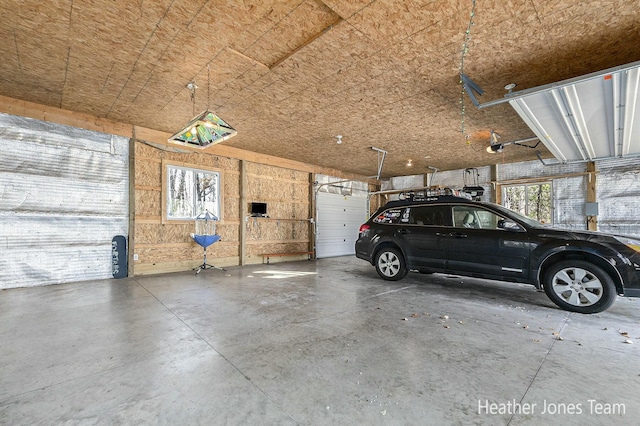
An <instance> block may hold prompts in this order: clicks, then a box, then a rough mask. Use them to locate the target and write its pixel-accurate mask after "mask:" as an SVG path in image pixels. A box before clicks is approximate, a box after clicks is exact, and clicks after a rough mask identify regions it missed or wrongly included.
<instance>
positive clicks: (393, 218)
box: [373, 207, 407, 223]
mask: <svg viewBox="0 0 640 426" xmlns="http://www.w3.org/2000/svg"><path fill="white" fill-rule="evenodd" d="M406 210H407V208H405V207H403V208H398V209H389V210H385V211H383V212H382V213H380V214H379V215H378V216H376V217H375V218H373V221H374V222H375V223H398V222H399V221H400V217H401V216H403V213H405V212H406Z"/></svg>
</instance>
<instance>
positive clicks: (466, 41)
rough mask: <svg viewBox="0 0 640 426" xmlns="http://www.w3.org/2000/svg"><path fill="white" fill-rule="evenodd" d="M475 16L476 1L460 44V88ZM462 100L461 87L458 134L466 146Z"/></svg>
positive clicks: (463, 93)
mask: <svg viewBox="0 0 640 426" xmlns="http://www.w3.org/2000/svg"><path fill="white" fill-rule="evenodd" d="M475 15H476V0H471V13H470V16H469V25H468V26H467V31H465V33H464V42H463V43H462V52H461V53H462V54H461V56H460V81H459V84H460V85H461V86H462V84H463V83H462V74H464V57H465V55H466V54H467V52H469V43H470V41H471V27H472V26H473V25H475V23H474V22H473V18H474V17H475ZM464 98H465V91H464V86H462V88H461V89H460V132H461V133H462V135H463V136H464V139H465V141H466V143H467V145H470V144H471V141H470V135H468V134H467V132H466V128H465V122H464V119H465V114H466V111H465V108H466V107H465V103H464Z"/></svg>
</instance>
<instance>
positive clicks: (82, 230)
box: [0, 114, 129, 288]
mask: <svg viewBox="0 0 640 426" xmlns="http://www.w3.org/2000/svg"><path fill="white" fill-rule="evenodd" d="M128 182H129V140H128V139H127V138H123V137H120V136H112V135H108V134H104V133H98V132H90V131H87V130H82V129H78V128H74V127H69V126H63V125H59V124H53V123H47V122H42V121H39V120H32V119H29V118H23V117H16V116H12V115H6V114H0V238H1V240H0V244H1V246H2V250H1V253H2V256H0V288H13V287H30V286H36V285H44V284H60V283H65V282H73V281H84V280H91V279H101V278H111V277H112V276H113V275H112V265H111V264H112V261H111V258H112V253H111V250H112V249H111V239H112V238H113V237H114V236H115V235H124V236H126V235H127V233H128V223H129V220H128V216H129V183H128Z"/></svg>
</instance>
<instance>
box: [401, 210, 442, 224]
mask: <svg viewBox="0 0 640 426" xmlns="http://www.w3.org/2000/svg"><path fill="white" fill-rule="evenodd" d="M407 211H408V218H407V222H406V223H409V224H412V225H424V226H451V225H450V221H449V214H448V211H449V208H448V207H446V206H413V207H409V208H407Z"/></svg>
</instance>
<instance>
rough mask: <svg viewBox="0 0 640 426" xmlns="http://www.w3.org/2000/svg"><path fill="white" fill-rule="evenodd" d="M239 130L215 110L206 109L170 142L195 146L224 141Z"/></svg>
mask: <svg viewBox="0 0 640 426" xmlns="http://www.w3.org/2000/svg"><path fill="white" fill-rule="evenodd" d="M237 133H238V132H237V131H236V129H234V128H233V127H231V126H230V125H229V124H228V123H227V122H226V121H224V120H223V119H222V118H220V117H218V116H217V115H216V114H214V113H213V112H211V111H209V110H206V111H204V112H202V113H201V114H199V115H197V116H196V117H195V118H194V119H193V120H191V121H190V122H189V123H188V124H187V125H186V126H184V127H183V128H182V129H181V130H180V131H178V132H177V133H176V134H174V135H173V136H171V137H170V138H169V142H171V143H177V144H180V145H187V146H191V147H194V148H206V147H208V146H209V145H213V144H216V143H220V142H224V141H226V140H227V139H229V138H232V137H234V136H235V135H236V134H237Z"/></svg>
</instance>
